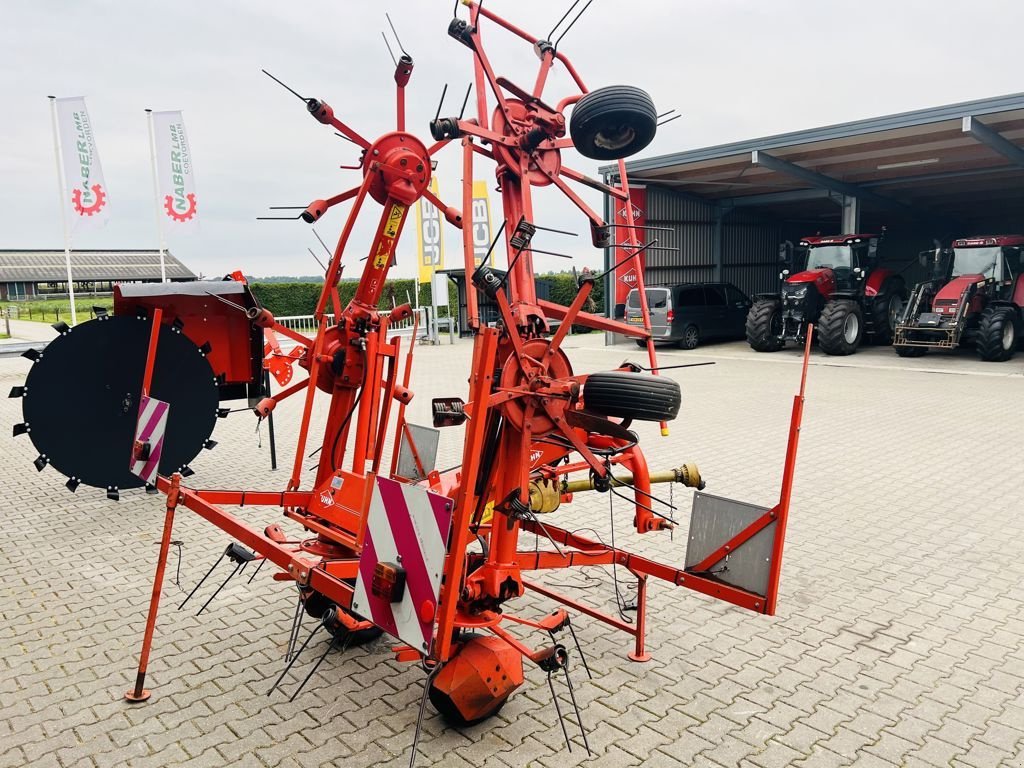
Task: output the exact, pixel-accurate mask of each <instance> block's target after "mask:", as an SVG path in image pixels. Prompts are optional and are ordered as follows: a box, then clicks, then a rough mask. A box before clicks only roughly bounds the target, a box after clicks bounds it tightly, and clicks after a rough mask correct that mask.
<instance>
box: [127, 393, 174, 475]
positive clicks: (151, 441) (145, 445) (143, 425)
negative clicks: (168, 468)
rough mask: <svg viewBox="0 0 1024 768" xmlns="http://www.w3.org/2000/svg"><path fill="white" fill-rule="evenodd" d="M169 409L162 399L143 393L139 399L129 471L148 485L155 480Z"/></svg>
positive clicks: (162, 448)
mask: <svg viewBox="0 0 1024 768" xmlns="http://www.w3.org/2000/svg"><path fill="white" fill-rule="evenodd" d="M169 409H170V406H169V405H168V404H167V403H165V402H164V401H163V400H157V399H156V398H155V397H149V396H148V395H143V396H142V399H141V400H140V401H139V420H138V421H137V422H136V423H135V443H134V444H133V446H132V458H131V472H132V474H133V475H136V476H138V477H141V478H142V479H143V480H144V481H145V482H146V483H148V484H150V485H153V484H154V483H155V482H156V474H157V469H158V468H159V467H160V455H161V454H162V453H163V450H164V433H165V432H166V431H167V412H168V410H169Z"/></svg>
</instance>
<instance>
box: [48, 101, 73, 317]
mask: <svg viewBox="0 0 1024 768" xmlns="http://www.w3.org/2000/svg"><path fill="white" fill-rule="evenodd" d="M47 98H48V99H49V100H50V116H51V118H52V120H53V155H54V158H55V159H56V161H57V202H58V203H60V222H61V225H62V226H63V227H64V266H65V268H66V269H67V275H68V298H69V299H70V300H71V325H73V326H74V325H77V324H78V313H77V312H76V311H75V284H74V282H73V281H72V279H71V228H70V226H69V225H68V209H67V201H68V179H67V176H66V175H65V174H64V163H63V162H61V158H60V138H59V133H60V131H59V130H58V128H57V97H56V96H48V97H47Z"/></svg>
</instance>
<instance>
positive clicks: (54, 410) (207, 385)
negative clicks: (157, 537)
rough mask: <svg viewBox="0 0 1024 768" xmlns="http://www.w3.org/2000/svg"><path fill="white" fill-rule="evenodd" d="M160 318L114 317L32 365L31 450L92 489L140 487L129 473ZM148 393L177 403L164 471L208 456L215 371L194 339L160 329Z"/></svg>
mask: <svg viewBox="0 0 1024 768" xmlns="http://www.w3.org/2000/svg"><path fill="white" fill-rule="evenodd" d="M152 327H153V321H152V320H148V319H147V320H143V319H139V318H136V317H132V316H117V317H114V316H111V317H106V318H101V319H96V320H90V321H89V322H87V323H83V324H82V325H79V326H76V327H75V328H73V329H72V330H70V331H68V332H65V333H63V334H62V335H60V336H58V337H57V338H55V339H54V340H53V341H51V342H50V343H49V344H48V345H47V346H46V349H45V350H44V351H43V354H42V356H41V357H40V358H39V359H38V360H36V362H34V363H33V364H32V370H31V371H29V374H28V380H27V381H26V382H25V385H26V387H25V396H24V401H23V406H22V407H23V412H24V416H25V423H26V424H27V425H28V429H29V432H28V434H29V436H30V437H31V438H32V443H33V444H34V445H35V446H36V448H37V449H39V453H40V454H41V455H42V456H44V457H45V458H46V460H47V461H48V462H49V463H50V464H52V465H53V467H54V468H55V469H56V470H57V471H58V472H61V473H62V474H64V475H66V476H68V477H69V478H76V479H77V480H79V481H80V482H82V483H85V484H86V485H92V486H96V487H97V488H104V489H109V488H111V487H114V488H118V489H124V488H138V487H141V486H142V485H143V481H142V479H141V478H139V477H137V476H136V475H133V474H132V473H131V471H130V470H129V463H130V461H131V455H132V444H133V442H134V441H135V422H136V420H137V418H138V414H139V398H140V396H141V390H142V377H143V374H144V373H145V370H146V357H147V354H148V349H149V336H150V332H151V330H152ZM150 396H151V397H155V398H157V399H158V400H163V401H165V402H167V403H168V404H169V406H170V407H169V411H168V416H167V432H166V433H165V435H164V444H163V454H162V455H161V457H160V466H159V472H160V474H161V475H168V474H171V473H172V472H175V471H177V470H179V469H180V468H181V467H183V466H185V465H187V464H188V463H189V462H190V461H191V460H192V459H194V458H195V456H196V454H198V453H199V451H200V450H202V448H203V445H204V444H205V442H206V440H207V439H208V438H209V437H210V434H211V433H212V432H213V426H214V423H215V422H216V420H217V406H218V402H219V399H218V393H217V382H216V380H215V378H214V375H213V369H212V368H211V367H210V363H209V362H208V361H207V359H206V357H204V356H203V354H202V353H201V352H200V351H199V348H198V347H197V346H196V345H195V344H193V343H192V342H191V341H190V340H189V339H188V338H187V337H186V336H184V335H183V334H181V333H179V332H177V331H175V330H173V329H172V328H171V327H170V326H167V325H162V326H161V327H160V335H159V340H158V342H157V354H156V364H155V366H154V368H153V380H152V386H151V388H150Z"/></svg>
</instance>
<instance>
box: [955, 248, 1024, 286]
mask: <svg viewBox="0 0 1024 768" xmlns="http://www.w3.org/2000/svg"><path fill="white" fill-rule="evenodd" d="M1022 247H1024V236H1021V235H1006V236H1003V237H971V238H961V239H960V240H954V241H953V261H952V265H951V270H950V277H951V278H952V279H953V280H954V281H956V280H961V281H963V280H972V279H973V281H974V282H978V281H980V280H984V281H985V282H986V283H990V284H991V286H992V288H993V293H994V294H995V295H997V297H998V298H1000V299H1012V298H1013V294H1014V289H1015V288H1016V287H1017V283H1018V282H1020V276H1021V271H1022V269H1021V268H1022V266H1024V265H1022V263H1021V249H1022Z"/></svg>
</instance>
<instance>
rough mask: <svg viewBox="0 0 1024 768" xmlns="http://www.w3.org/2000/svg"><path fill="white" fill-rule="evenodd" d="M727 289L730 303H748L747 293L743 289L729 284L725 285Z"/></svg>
mask: <svg viewBox="0 0 1024 768" xmlns="http://www.w3.org/2000/svg"><path fill="white" fill-rule="evenodd" d="M725 290H726V292H727V293H728V294H729V303H730V304H746V303H747V297H746V295H745V294H744V293H743V291H741V290H740V289H739V288H737V287H736V286H735V285H727V286H725Z"/></svg>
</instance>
